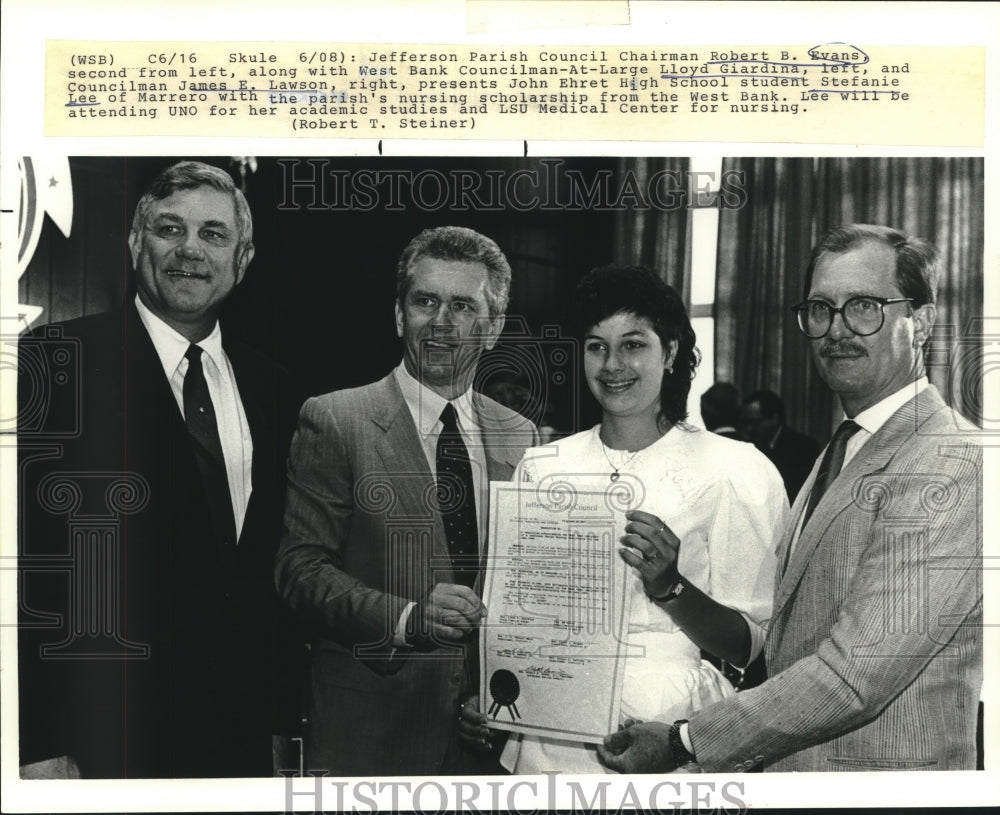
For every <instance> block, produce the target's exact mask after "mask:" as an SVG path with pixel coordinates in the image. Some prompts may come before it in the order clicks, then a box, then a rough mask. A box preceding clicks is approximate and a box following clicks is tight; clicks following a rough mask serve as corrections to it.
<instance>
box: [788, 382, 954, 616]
mask: <svg viewBox="0 0 1000 815" xmlns="http://www.w3.org/2000/svg"><path fill="white" fill-rule="evenodd" d="M941 407H944V402H943V401H942V399H941V397H940V395H939V394H938V392H937V389H936V388H934V387H933V386H930V387H928V388H926V389H925V390H923V391H922V392H921V393H920V394H919V395H918V396H917V397H916V398H914V399H911V400H910V401H908V402H907V403H906V404H904V405H903V406H902V407H901V408H900V409H899V410H897V411H896V412H895V413H894V414H893V415H892V416H890V417H889V419H888V420H887V421H886V423H885V424H884V425H882V427H880V428H879V430H878V432H877V433H875V435H874V436H872V437H871V438H870V439H869V440H868V441H867V443H866V444H865V445H864V446H863V447H862V448H861V450H859V451H858V453H857V454H856V455H855V456H854V458H852V459H851V460H850V461H849V462H848V464H847V466H846V467H845V468H844V469H843V471H841V473H840V475H839V476H837V479H836V480H835V481H834V482H833V484H832V485H831V486H830V489H829V490H828V491H827V493H826V494H825V495H824V496H823V498H822V499H821V500H820V502H819V504H818V505H817V506H816V509H815V510H814V512H813V514H812V517H811V518H810V519H809V521H808V523H807V524H806V525H805V527H804V528H803V529H802V533H801V534H800V535H799V539H798V541H797V542H796V543H795V548H794V549H793V551H792V554H791V558H790V559H789V562H788V568H787V569H786V570H785V573H784V574H783V575H782V576H781V578H780V580H779V581H778V585H777V588H776V591H775V598H774V612H773V613H774V615H775V616H777V615H778V613H779V612H780V611H781V610H782V608H784V606H785V605H786V604H787V603H788V601H789V599H790V598H791V597H792V595H793V594H794V593H795V589H796V588H797V587H798V585H799V582H800V581H801V579H802V575H803V574H804V573H805V571H806V567H807V566H808V565H809V562H810V560H811V559H812V556H813V554H814V552H815V551H816V547H817V546H818V545H819V543H820V541H822V540H823V539H824V537H825V536H826V533H827V531H828V529H829V528H830V525H831V524H832V523H833V522H834V520H835V519H836V518H837V516H839V515H840V514H841V513H842V512H844V510H846V509H849V508H850V507H851V505H852V504H854V503H855V501H856V491H857V490H858V489H859V488H860V487H861V486H862V484H863V483H864V479H865V478H866V477H868V476H870V475H872V474H873V473H876V472H880V471H881V470H884V469H885V467H886V466H887V465H888V464H889V462H890V461H891V460H892V458H893V456H895V455H896V453H897V452H898V450H899V449H900V447H902V446H903V445H904V444H905V443H906V442H907V441H908V440H909V439H910V438H911V437H912V436H913V435H914V434H915V433H916V432H917V429H918V426H919V425H920V424H921V423H922V422H923V421H925V420H926V419H927V418H928V417H929V416H930V415H931V414H933V413H934V412H936V411H937V410H939V409H940V408H941ZM816 469H817V467H816V465H814V466H813V472H812V474H811V475H810V476H809V479H808V480H807V481H806V484H805V486H804V487H803V488H802V490H801V491H800V493H799V496H798V498H796V501H795V506H794V508H793V511H792V514H791V517H792V518H793V519H794V521H793V523H792V524H791V526H790V527H789V530H788V532H787V533H786V534H785V538H784V541H783V546H782V549H781V551H782V552H784V551H785V550H786V549H787V547H788V546H789V545H790V544H791V541H792V539H793V538H794V534H795V529H796V528H797V527H798V524H799V519H800V518H801V517H802V512H803V511H804V510H805V505H806V502H807V501H808V497H809V493H810V491H811V490H812V484H813V482H814V480H815V476H816ZM779 562H782V561H779Z"/></svg>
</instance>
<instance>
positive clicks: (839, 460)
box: [802, 419, 861, 529]
mask: <svg viewBox="0 0 1000 815" xmlns="http://www.w3.org/2000/svg"><path fill="white" fill-rule="evenodd" d="M860 429H861V426H860V425H858V424H856V423H855V422H852V421H851V420H850V419H845V420H844V421H842V422H841V423H840V427H838V428H837V432H836V433H834V434H833V438H832V439H831V440H830V444H829V446H828V447H827V448H826V453H824V454H823V460H822V461H821V462H820V465H819V472H817V473H816V481H815V482H813V488H812V492H810V493H809V503H808V504H807V505H806V511H805V515H803V517H802V528H803V529H804V528H805V525H806V524H807V523H808V522H809V517H810V516H811V515H812V513H813V510H814V509H816V505H817V504H818V503H819V501H820V499H821V498H822V497H823V495H824V493H825V492H826V491H827V490H828V489H829V488H830V485H831V484H832V483H833V482H834V479H836V477H837V476H838V475H840V469H841V467H843V466H844V454H845V453H846V452H847V442H848V441H849V440H850V438H851V436H853V435H854V434H855V433H857V432H858V431H859V430H860Z"/></svg>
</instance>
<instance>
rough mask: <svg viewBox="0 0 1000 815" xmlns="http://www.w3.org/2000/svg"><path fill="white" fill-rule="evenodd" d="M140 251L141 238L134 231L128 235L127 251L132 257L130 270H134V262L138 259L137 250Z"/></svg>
mask: <svg viewBox="0 0 1000 815" xmlns="http://www.w3.org/2000/svg"><path fill="white" fill-rule="evenodd" d="M140 249H142V238H141V237H140V236H139V233H138V232H136V231H135V230H134V229H133V230H131V231H130V232H129V233H128V251H129V254H130V255H132V268H133V269H135V268H136V261H137V260H138V258H139V250H140Z"/></svg>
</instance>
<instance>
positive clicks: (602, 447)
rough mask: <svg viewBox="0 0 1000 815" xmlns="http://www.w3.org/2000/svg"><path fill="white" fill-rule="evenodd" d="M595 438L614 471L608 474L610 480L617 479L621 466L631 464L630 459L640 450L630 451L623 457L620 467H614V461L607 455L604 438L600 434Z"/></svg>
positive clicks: (619, 475)
mask: <svg viewBox="0 0 1000 815" xmlns="http://www.w3.org/2000/svg"><path fill="white" fill-rule="evenodd" d="M597 438H598V440H599V441H600V442H601V449H602V450H603V451H604V457H605V458H606V459H607V460H608V464H610V465H611V469H612V470H614V472H613V473H611V474H610V476H609V478H610V479H611V480H612V481H617V480H618V479H619V478H621V473H620V472H619V470H621V468H622V467H627V466H628V465H629V464H631V463H632V460H633V459H634V458H635V457H636V456H637V455H639V453H641V452H642V450H641V449H640V450H636V451H635V452H634V453H632V455H630V456H629V457H628V458H627V459H625V461H624V462H623V463H622V466H621V467H616V466H615V463H614V462H613V461H612V460H611V456H609V455H608V448H607V445H605V443H604V439H602V438H601V437H600V436H598V437H597Z"/></svg>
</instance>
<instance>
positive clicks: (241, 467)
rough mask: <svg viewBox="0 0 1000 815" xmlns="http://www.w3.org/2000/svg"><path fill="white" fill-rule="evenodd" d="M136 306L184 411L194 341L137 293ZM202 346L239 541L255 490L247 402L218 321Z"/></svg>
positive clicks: (181, 409) (172, 389)
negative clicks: (186, 378) (226, 350)
mask: <svg viewBox="0 0 1000 815" xmlns="http://www.w3.org/2000/svg"><path fill="white" fill-rule="evenodd" d="M135 306H136V308H137V309H138V311H139V319H140V320H142V324H143V325H144V326H145V327H146V331H147V332H148V333H149V338H150V339H151V340H152V341H153V347H154V348H155V349H156V354H157V356H159V358H160V364H161V365H163V372H164V374H166V377H167V381H168V382H169V383H170V390H171V391H173V394H174V399H176V400H177V407H178V409H179V410H180V412H181V416H183V415H184V377H185V375H186V374H187V370H188V360H187V357H185V356H184V354H185V353H187V349H188V347H189V346H190V345H191V342H190V341H189V340H188V339H187V338H185V337H184V336H182V335H181V334H179V333H178V332H177V331H175V330H174V329H173V328H171V327H170V326H169V325H167V324H166V323H165V322H163V320H161V319H160V318H159V317H157V316H156V315H155V314H153V312H152V311H150V310H149V309H148V308H147V307H146V306H145V305H144V304H143V302H142V301H141V300H140V299H139V297H138V295H137V296H136V298H135ZM195 344H196V345H198V346H199V347H200V348H201V349H202V352H203V353H202V356H201V359H202V370H203V372H204V374H205V382H206V383H207V384H208V393H209V396H211V398H212V405H213V407H214V408H215V418H216V422H217V424H218V427H219V441H220V442H221V444H222V454H223V456H224V457H225V459H226V479H227V480H228V482H229V495H230V498H231V499H232V502H233V519H234V520H235V521H236V539H237V541H238V540H239V537H240V533H241V532H242V530H243V520H244V518H245V517H246V512H247V504H249V502H250V493H251V491H252V489H253V485H252V480H251V470H252V466H253V439H252V438H251V436H250V425H249V423H248V422H247V417H246V412H245V411H244V410H243V401H242V400H241V399H240V392H239V389H238V388H237V386H236V375H235V374H234V373H233V366H232V364H231V363H230V362H229V357H227V356H226V354H225V352H224V351H223V350H222V330H221V329H220V328H219V324H218V323H216V324H215V327H214V328H213V329H212V333H211V334H209V335H208V336H207V337H205V339H203V340H202V341H201V342H198V343H195Z"/></svg>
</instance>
